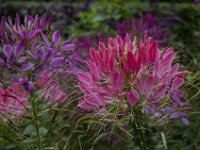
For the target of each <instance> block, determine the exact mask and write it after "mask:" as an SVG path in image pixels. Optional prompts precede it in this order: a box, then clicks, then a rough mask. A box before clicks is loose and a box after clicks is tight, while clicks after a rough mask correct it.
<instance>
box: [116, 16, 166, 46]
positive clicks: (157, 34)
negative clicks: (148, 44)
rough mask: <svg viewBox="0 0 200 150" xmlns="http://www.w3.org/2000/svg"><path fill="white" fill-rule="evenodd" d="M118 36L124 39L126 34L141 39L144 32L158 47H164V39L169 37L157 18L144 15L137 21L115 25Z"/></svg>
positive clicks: (127, 21)
mask: <svg viewBox="0 0 200 150" xmlns="http://www.w3.org/2000/svg"><path fill="white" fill-rule="evenodd" d="M117 31H118V34H119V35H120V36H121V37H122V38H124V37H125V36H126V34H127V33H128V34H130V35H134V36H137V37H138V38H142V37H143V35H144V33H145V32H148V34H149V35H150V36H151V37H152V38H153V39H155V40H157V41H158V44H159V46H163V45H165V44H166V43H165V41H164V40H165V38H166V36H167V35H169V32H167V31H166V26H163V24H162V21H159V20H158V17H157V16H154V15H151V14H146V15H143V16H142V17H141V18H139V19H132V20H130V19H129V20H124V21H122V22H121V23H119V24H118V25H117Z"/></svg>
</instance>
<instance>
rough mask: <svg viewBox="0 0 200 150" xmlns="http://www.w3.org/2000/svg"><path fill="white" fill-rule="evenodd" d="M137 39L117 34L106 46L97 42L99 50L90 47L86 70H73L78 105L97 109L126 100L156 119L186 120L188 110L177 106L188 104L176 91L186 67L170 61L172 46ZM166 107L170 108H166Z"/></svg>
mask: <svg viewBox="0 0 200 150" xmlns="http://www.w3.org/2000/svg"><path fill="white" fill-rule="evenodd" d="M137 43H138V42H137V40H136V38H135V39H134V41H131V39H130V36H129V35H126V37H125V38H124V40H123V39H122V38H121V37H120V36H117V38H116V39H112V38H110V39H109V40H108V44H107V46H106V45H105V44H104V43H101V42H100V43H99V47H98V51H96V50H95V49H93V48H91V49H90V56H91V59H89V60H87V66H88V71H86V72H84V71H80V72H78V73H76V75H77V77H78V79H79V81H80V82H79V87H80V89H81V91H82V92H83V94H84V99H83V100H82V101H81V102H80V103H79V107H81V108H83V109H85V110H87V111H99V110H101V109H102V108H107V107H108V108H109V106H110V105H112V104H113V103H115V102H119V103H123V101H124V100H125V101H126V100H127V102H128V103H129V105H130V106H131V107H133V109H135V107H137V106H141V107H142V111H143V113H144V114H146V115H151V116H154V117H155V118H157V119H158V121H159V122H162V121H166V120H167V119H170V118H180V117H182V119H183V120H187V113H186V112H185V111H181V109H180V108H185V107H188V106H187V104H185V103H184V102H182V98H181V97H182V96H183V94H178V93H181V92H182V91H181V90H180V89H179V88H180V86H181V85H182V84H183V83H184V73H185V71H178V68H179V64H178V63H177V64H172V63H173V60H174V58H175V55H174V53H173V49H172V48H168V49H167V50H165V51H161V50H160V49H159V48H158V44H157V42H156V41H155V40H152V39H151V38H150V37H148V36H147V35H145V37H144V41H139V44H137ZM121 106H126V105H121ZM168 108H170V111H165V110H166V109H168ZM185 122H186V121H185Z"/></svg>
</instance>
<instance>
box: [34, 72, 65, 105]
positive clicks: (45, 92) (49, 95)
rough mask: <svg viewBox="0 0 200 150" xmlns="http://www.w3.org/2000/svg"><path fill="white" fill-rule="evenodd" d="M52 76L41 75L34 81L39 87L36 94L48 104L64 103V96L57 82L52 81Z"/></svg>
mask: <svg viewBox="0 0 200 150" xmlns="http://www.w3.org/2000/svg"><path fill="white" fill-rule="evenodd" d="M52 77H53V75H51V74H43V75H42V76H41V77H40V78H38V79H37V80H36V85H37V86H39V87H40V90H39V91H38V93H39V94H40V95H41V96H42V97H43V98H44V99H45V100H47V101H49V102H54V103H55V102H64V101H65V100H66V98H67V96H66V94H65V93H64V92H63V91H62V90H61V89H60V84H59V81H57V80H53V79H52Z"/></svg>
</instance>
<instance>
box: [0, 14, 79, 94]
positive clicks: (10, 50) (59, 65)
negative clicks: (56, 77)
mask: <svg viewBox="0 0 200 150" xmlns="http://www.w3.org/2000/svg"><path fill="white" fill-rule="evenodd" d="M45 18H46V16H45V15H44V16H42V17H38V16H36V17H35V18H33V17H31V16H25V19H24V24H23V23H21V22H20V18H19V16H18V15H17V16H16V18H15V22H14V23H12V21H11V19H10V18H9V19H8V22H5V19H4V17H3V18H2V25H1V28H0V31H2V32H3V35H6V40H2V42H1V43H3V45H2V46H1V47H0V54H1V55H0V66H1V68H3V69H6V70H9V71H10V72H11V74H12V76H13V77H14V78H13V79H14V80H12V81H13V82H16V83H20V84H21V85H23V86H24V88H25V89H26V90H28V91H31V90H35V85H34V82H35V81H36V80H37V78H38V77H39V76H40V75H42V74H43V73H44V72H47V71H48V72H54V73H55V72H62V73H65V72H66V71H67V70H68V69H69V68H73V66H69V64H68V58H69V55H70V53H71V51H72V50H74V49H75V46H74V44H73V43H71V42H69V41H61V40H62V38H61V34H60V32H59V31H55V32H52V33H51V32H50V33H48V32H45V31H46V28H49V27H50V24H51V17H49V18H48V20H47V21H46V19H45ZM5 24H6V26H5ZM49 36H50V37H51V38H52V40H49V39H48V38H47V37H49ZM30 75H31V77H30ZM28 77H29V78H28Z"/></svg>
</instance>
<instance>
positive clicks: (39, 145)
mask: <svg viewBox="0 0 200 150" xmlns="http://www.w3.org/2000/svg"><path fill="white" fill-rule="evenodd" d="M32 108H33V119H34V126H35V132H36V137H37V148H38V150H42V146H41V140H40V132H39V121H38V117H37V110H36V107H35V99H33V101H32Z"/></svg>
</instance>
